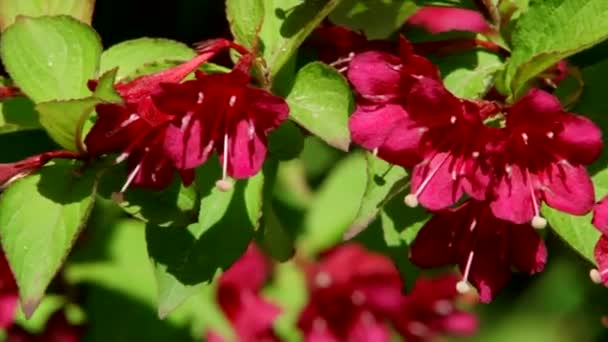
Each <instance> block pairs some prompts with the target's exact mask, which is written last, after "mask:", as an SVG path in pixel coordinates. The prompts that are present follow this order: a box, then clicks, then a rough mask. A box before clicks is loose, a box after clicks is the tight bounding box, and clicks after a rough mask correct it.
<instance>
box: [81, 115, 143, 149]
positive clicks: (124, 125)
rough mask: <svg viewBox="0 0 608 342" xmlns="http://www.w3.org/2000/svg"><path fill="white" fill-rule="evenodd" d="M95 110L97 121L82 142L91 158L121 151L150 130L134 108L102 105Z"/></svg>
mask: <svg viewBox="0 0 608 342" xmlns="http://www.w3.org/2000/svg"><path fill="white" fill-rule="evenodd" d="M95 109H96V111H97V121H96V122H95V124H94V125H93V128H91V131H90V132H89V133H88V134H87V136H86V138H85V140H84V142H85V144H86V146H87V152H88V153H89V154H91V155H93V156H99V155H102V154H106V153H110V152H117V151H122V150H124V149H126V148H127V147H128V146H129V145H130V144H131V143H132V142H133V141H134V140H135V139H137V137H138V136H139V135H140V134H143V133H144V132H146V131H147V130H148V129H149V128H150V126H149V125H148V124H147V123H146V122H145V121H144V120H141V117H140V116H139V114H138V113H137V109H136V107H134V106H128V107H127V106H119V105H112V104H102V105H98V106H97V107H95Z"/></svg>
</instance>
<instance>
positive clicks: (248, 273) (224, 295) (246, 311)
mask: <svg viewBox="0 0 608 342" xmlns="http://www.w3.org/2000/svg"><path fill="white" fill-rule="evenodd" d="M270 267H271V265H270V264H269V262H268V260H266V258H265V256H264V255H263V254H262V252H260V251H259V250H258V249H257V248H256V247H255V245H253V244H252V245H250V246H249V248H248V249H247V252H245V254H244V255H243V256H242V257H241V258H240V259H239V260H238V261H237V262H235V263H234V264H233V265H232V266H231V267H230V268H229V269H228V270H227V271H226V272H225V273H224V274H223V275H222V276H221V277H220V282H219V288H218V302H219V304H220V307H221V308H222V310H223V311H224V313H225V314H226V316H227V317H228V319H229V320H230V322H231V323H232V325H233V327H234V330H235V332H236V335H237V336H238V340H239V341H242V342H256V341H278V339H277V337H276V336H275V334H274V332H273V330H272V324H273V323H274V321H275V319H276V318H277V317H278V316H279V314H280V312H281V310H280V309H279V308H278V307H277V306H276V305H274V304H272V303H269V302H267V301H266V300H264V299H263V298H262V297H261V296H260V295H259V294H258V292H259V291H260V290H261V289H262V287H263V285H264V283H265V282H266V279H267V277H268V275H269V272H270ZM223 340H224V339H223V338H222V337H221V336H219V335H218V334H216V333H215V332H213V331H210V332H208V334H207V341H210V342H220V341H223Z"/></svg>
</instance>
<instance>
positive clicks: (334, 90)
mask: <svg viewBox="0 0 608 342" xmlns="http://www.w3.org/2000/svg"><path fill="white" fill-rule="evenodd" d="M287 103H288V104H289V115H290V117H291V119H292V120H294V121H295V122H297V123H298V124H300V125H301V126H302V127H304V128H306V129H307V130H309V131H310V132H311V133H313V134H315V135H317V136H318V137H319V138H321V139H323V140H324V141H325V142H327V143H328V144H329V145H331V146H334V147H336V148H339V149H341V150H344V151H347V150H348V146H349V144H350V132H349V130H348V116H349V115H350V113H351V111H352V108H353V99H352V93H351V90H350V87H349V86H348V82H347V81H346V80H345V79H344V77H343V76H342V75H340V73H338V72H337V71H336V70H335V69H333V68H332V67H330V66H327V65H325V64H323V63H319V62H312V63H309V64H307V65H306V66H304V67H303V68H302V69H301V70H300V71H299V72H298V74H297V76H296V80H295V83H294V86H293V89H292V90H291V92H290V93H289V95H288V96H287Z"/></svg>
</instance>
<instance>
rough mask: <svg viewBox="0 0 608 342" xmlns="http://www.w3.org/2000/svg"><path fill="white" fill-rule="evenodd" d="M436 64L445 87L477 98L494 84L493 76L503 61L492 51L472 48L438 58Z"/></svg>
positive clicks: (464, 95)
mask: <svg viewBox="0 0 608 342" xmlns="http://www.w3.org/2000/svg"><path fill="white" fill-rule="evenodd" d="M438 66H439V69H440V70H441V74H442V75H443V82H444V84H445V86H446V88H448V89H449V90H450V91H451V92H452V93H453V94H454V95H456V96H458V97H464V98H469V99H479V98H482V97H483V96H484V95H485V94H486V93H487V92H488V90H490V88H491V87H492V86H493V85H494V82H493V81H494V77H495V75H496V73H497V72H498V71H499V70H500V69H501V68H502V67H503V62H502V61H501V58H500V57H499V56H498V55H496V54H494V53H492V52H488V51H484V50H472V51H468V52H465V53H462V54H458V55H450V58H444V59H442V60H440V61H439V62H438Z"/></svg>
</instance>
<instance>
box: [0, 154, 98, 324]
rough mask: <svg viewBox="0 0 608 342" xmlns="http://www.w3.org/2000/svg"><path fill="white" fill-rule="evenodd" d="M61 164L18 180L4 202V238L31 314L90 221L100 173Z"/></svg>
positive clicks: (0, 213) (0, 228) (0, 206)
mask: <svg viewBox="0 0 608 342" xmlns="http://www.w3.org/2000/svg"><path fill="white" fill-rule="evenodd" d="M78 167H79V164H74V163H72V162H67V161H57V162H55V163H54V164H52V165H50V166H46V167H44V168H42V170H41V171H40V172H39V173H37V174H34V175H31V176H27V177H25V178H23V179H21V180H18V181H17V182H16V183H15V184H13V185H12V186H10V187H9V189H8V190H7V191H6V192H5V193H4V194H2V197H1V198H0V236H2V248H3V250H4V252H5V253H6V256H7V259H8V261H9V264H10V265H11V269H12V271H13V274H14V275H15V279H16V280H17V285H18V286H19V295H20V297H21V304H22V307H23V311H24V312H25V313H26V315H28V316H30V315H31V314H32V313H33V312H34V310H35V309H36V307H37V306H38V303H39V302H40V300H41V299H42V296H43V295H44V292H45V290H46V287H47V286H48V285H49V283H50V282H51V280H52V279H53V277H54V276H55V273H57V271H58V270H59V267H61V264H62V263H63V260H65V257H66V256H67V254H68V252H69V251H70V249H71V248H72V245H73V244H74V242H75V240H76V237H77V236H78V233H79V232H80V229H81V228H82V227H83V226H84V224H85V223H86V220H87V218H88V215H89V213H90V210H91V208H92V206H93V199H94V193H95V185H96V177H97V176H96V173H95V172H94V170H89V171H86V172H85V174H84V175H79V172H80V171H79V170H78Z"/></svg>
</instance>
